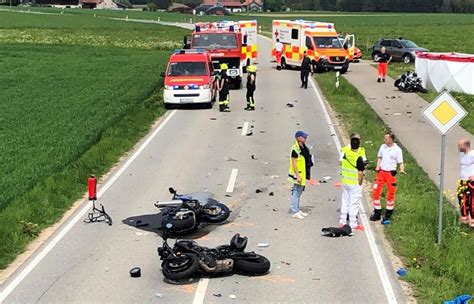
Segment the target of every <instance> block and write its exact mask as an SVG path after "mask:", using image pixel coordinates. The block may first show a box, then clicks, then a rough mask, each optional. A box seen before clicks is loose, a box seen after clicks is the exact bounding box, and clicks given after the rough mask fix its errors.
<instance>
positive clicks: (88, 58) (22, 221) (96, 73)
mask: <svg viewBox="0 0 474 304" xmlns="http://www.w3.org/2000/svg"><path fill="white" fill-rule="evenodd" d="M184 33H185V31H183V30H180V29H177V28H167V27H162V26H157V25H142V24H129V23H125V22H122V21H112V20H106V19H103V18H93V17H92V16H90V15H82V14H81V15H74V16H60V15H59V16H51V15H32V14H28V15H27V14H19V13H7V12H1V11H0V71H2V73H0V83H1V84H2V90H1V91H0V100H1V103H0V122H1V127H0V128H1V130H0V142H1V146H2V154H1V155H0V170H1V171H2V172H4V174H3V175H2V177H1V179H0V239H1V240H2V242H1V243H0V269H1V268H4V267H5V266H6V265H7V263H8V262H10V261H11V260H12V259H13V258H14V257H15V255H16V254H18V253H19V252H21V251H22V250H23V248H24V246H25V245H26V244H27V242H28V241H29V240H30V239H31V238H32V237H34V236H35V235H37V234H38V233H39V231H40V230H41V229H42V228H44V227H46V226H48V225H51V224H52V223H54V222H55V221H56V220H57V219H58V218H60V216H61V215H62V213H63V212H64V211H65V210H67V209H68V208H69V207H70V205H71V204H72V202H73V201H74V200H75V199H77V198H78V197H80V196H81V195H82V193H84V191H85V181H86V179H87V176H88V174H90V173H96V174H97V175H100V174H102V173H104V172H106V171H107V169H108V168H109V167H110V166H111V165H113V163H114V162H115V161H116V160H117V159H118V158H119V157H120V156H121V155H123V154H124V153H125V152H126V151H127V150H128V149H130V147H132V145H133V144H134V143H135V142H136V140H137V139H138V138H139V137H140V135H141V134H143V132H145V131H146V129H147V128H148V127H149V125H150V123H151V122H153V121H154V119H155V118H156V116H157V115H160V114H161V113H163V109H162V104H161V99H160V98H161V97H160V96H159V94H158V93H157V92H158V90H159V83H160V82H161V80H160V76H159V74H160V71H162V70H163V69H164V67H165V64H166V62H167V60H168V57H169V53H170V50H171V49H173V48H175V47H178V46H179V45H180V42H181V38H180V37H182V35H184ZM152 96H153V98H152ZM150 98H151V99H150ZM146 100H148V102H145V101H146ZM132 117H133V119H132V120H131V118H132ZM66 173H67V174H66ZM28 223H29V224H28Z"/></svg>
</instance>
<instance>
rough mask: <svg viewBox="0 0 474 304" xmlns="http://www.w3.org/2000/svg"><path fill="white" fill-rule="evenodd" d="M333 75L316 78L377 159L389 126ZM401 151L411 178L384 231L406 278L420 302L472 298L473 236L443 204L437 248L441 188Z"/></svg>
mask: <svg viewBox="0 0 474 304" xmlns="http://www.w3.org/2000/svg"><path fill="white" fill-rule="evenodd" d="M334 77H335V76H334V74H333V73H325V74H319V75H318V76H317V77H316V80H317V81H318V83H319V86H320V87H321V89H322V91H323V93H324V95H325V96H326V98H327V100H328V102H329V103H330V105H331V107H332V108H333V109H334V110H335V111H336V112H337V113H338V114H339V115H340V116H341V121H343V122H344V123H345V127H346V128H347V130H348V131H349V133H350V132H353V131H357V132H360V134H361V136H362V142H363V143H365V147H366V149H367V156H368V158H369V159H371V160H375V159H376V154H377V150H378V148H379V143H381V141H382V140H381V139H382V138H383V133H384V131H385V130H386V126H385V125H384V123H383V121H382V120H381V119H380V117H378V116H377V114H376V113H375V112H374V111H373V110H372V108H371V107H370V106H369V105H368V104H367V103H366V101H365V100H364V98H363V96H362V95H361V94H360V93H359V92H358V91H357V89H356V88H355V87H353V86H352V85H351V84H350V83H349V82H347V80H346V79H344V78H342V79H340V87H339V89H336V88H335V86H334ZM401 146H402V145H401ZM402 149H403V152H404V160H405V164H406V168H407V174H406V175H403V176H401V177H400V178H399V179H398V181H397V184H398V190H397V206H396V211H395V213H394V218H393V224H392V225H390V226H387V227H385V229H386V233H387V235H388V237H389V239H390V241H391V242H392V245H393V247H394V249H395V251H396V253H397V255H398V256H400V258H401V259H402V261H403V262H404V264H405V265H406V266H407V268H408V270H409V271H408V275H407V276H406V277H405V278H404V279H405V280H407V281H408V282H411V283H412V284H413V285H414V287H415V291H416V296H417V298H418V299H419V300H420V301H421V302H429V303H441V302H442V301H444V300H447V299H451V298H453V297H454V296H456V295H457V294H464V293H468V294H473V293H474V276H473V275H472V271H471V268H472V260H471V257H472V253H473V252H474V233H472V231H469V230H468V229H467V228H465V227H463V226H461V225H460V224H459V221H458V213H457V210H455V209H454V208H452V206H451V205H449V204H448V203H447V201H445V204H444V209H443V216H444V223H443V225H444V229H443V243H442V245H441V246H437V245H436V244H435V238H436V232H437V201H438V188H437V187H436V185H435V184H434V183H433V182H432V181H431V180H430V179H429V177H428V175H427V174H426V173H425V172H424V171H423V169H422V168H421V167H420V166H418V164H417V163H416V161H415V160H414V159H413V157H412V156H411V155H410V154H409V153H408V151H406V149H405V148H404V147H403V146H402ZM367 178H368V180H373V179H374V172H368V177H367ZM377 225H378V224H377Z"/></svg>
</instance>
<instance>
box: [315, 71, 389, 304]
mask: <svg viewBox="0 0 474 304" xmlns="http://www.w3.org/2000/svg"><path fill="white" fill-rule="evenodd" d="M310 81H311V86H312V87H313V90H314V92H315V93H316V97H317V98H318V101H319V104H320V105H321V108H322V109H323V113H324V117H325V118H326V121H327V123H328V125H329V130H330V132H331V134H334V135H333V136H331V137H332V138H333V139H334V142H335V144H336V148H337V153H339V152H340V151H341V142H340V141H339V137H338V135H337V133H336V130H335V129H334V125H333V123H332V121H331V117H330V116H329V113H328V111H327V108H326V105H325V104H324V101H323V99H322V97H321V94H320V93H319V91H318V89H317V88H316V85H315V83H314V79H313V78H312V77H311V79H310ZM361 208H362V212H361V213H360V214H359V215H360V217H361V219H362V224H363V225H364V228H365V234H366V236H367V240H368V242H369V246H370V251H371V252H372V256H373V257H374V261H375V265H376V266H377V271H378V273H379V277H380V280H381V281H382V286H383V289H384V291H385V296H386V297H387V300H388V303H391V304H392V303H393V304H395V303H397V298H396V297H395V293H394V291H393V287H392V284H391V283H390V279H389V277H388V274H387V270H386V269H385V265H384V263H383V260H382V256H381V254H380V251H379V248H378V247H377V244H376V243H375V238H374V234H373V232H372V228H371V227H370V224H369V222H368V220H367V217H366V215H365V209H364V205H363V204H361Z"/></svg>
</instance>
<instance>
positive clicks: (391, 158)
mask: <svg viewBox="0 0 474 304" xmlns="http://www.w3.org/2000/svg"><path fill="white" fill-rule="evenodd" d="M394 141H395V134H393V132H391V131H389V132H386V133H385V137H384V144H383V145H382V146H380V149H379V152H378V154H377V167H376V168H375V171H377V176H376V178H375V183H374V191H373V199H374V201H373V205H374V213H373V214H372V215H371V216H370V220H371V221H379V220H380V219H381V216H382V205H381V203H380V197H381V195H382V190H383V188H384V185H387V210H386V211H385V215H384V217H383V220H382V224H389V223H390V217H391V216H392V214H393V208H394V207H395V192H396V187H397V177H396V175H397V166H399V167H400V173H405V165H404V163H403V153H402V149H401V148H400V147H399V146H398V145H397V144H396V143H395V142H394Z"/></svg>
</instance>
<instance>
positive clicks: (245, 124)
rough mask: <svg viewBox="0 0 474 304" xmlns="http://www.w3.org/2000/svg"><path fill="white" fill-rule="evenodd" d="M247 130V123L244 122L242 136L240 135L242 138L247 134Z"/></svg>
mask: <svg viewBox="0 0 474 304" xmlns="http://www.w3.org/2000/svg"><path fill="white" fill-rule="evenodd" d="M248 128H249V122H248V121H246V122H244V126H243V127H242V134H241V135H242V136H244V135H246V134H247V130H248Z"/></svg>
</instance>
